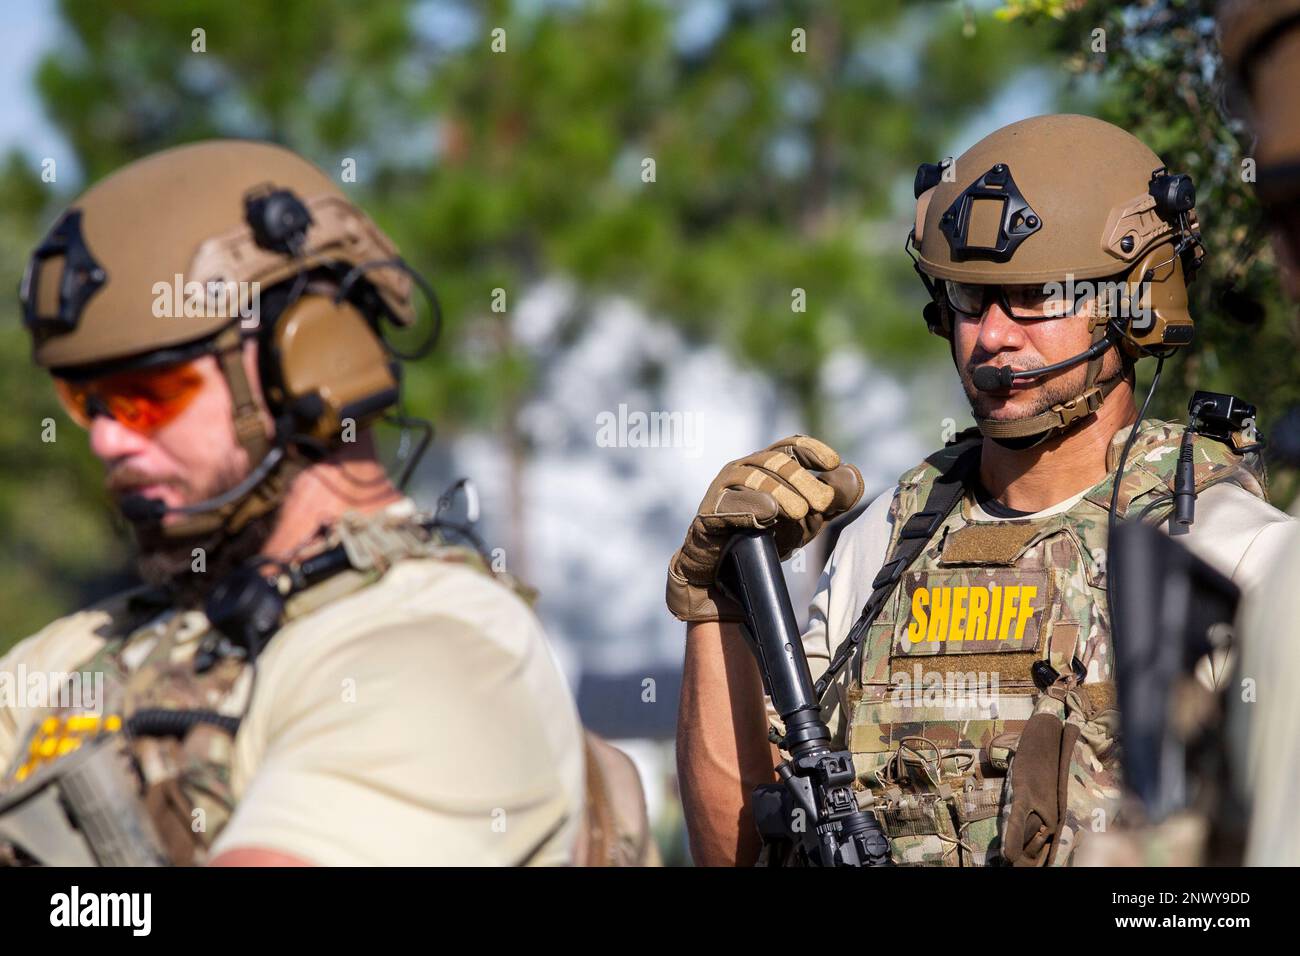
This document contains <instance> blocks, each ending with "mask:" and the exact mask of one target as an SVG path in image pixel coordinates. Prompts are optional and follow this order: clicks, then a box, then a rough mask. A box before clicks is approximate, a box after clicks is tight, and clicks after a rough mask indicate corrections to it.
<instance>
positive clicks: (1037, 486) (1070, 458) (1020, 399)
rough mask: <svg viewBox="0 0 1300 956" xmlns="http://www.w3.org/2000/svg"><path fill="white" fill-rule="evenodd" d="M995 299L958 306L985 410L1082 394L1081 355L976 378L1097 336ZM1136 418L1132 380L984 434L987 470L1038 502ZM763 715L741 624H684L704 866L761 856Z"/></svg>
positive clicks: (1035, 405)
mask: <svg viewBox="0 0 1300 956" xmlns="http://www.w3.org/2000/svg"><path fill="white" fill-rule="evenodd" d="M989 298H990V302H989V304H988V305H987V306H986V308H985V309H984V312H983V313H982V314H981V315H979V316H971V317H962V316H960V315H959V316H957V317H956V321H955V322H954V329H953V342H954V354H955V356H956V360H957V368H958V375H959V377H960V379H961V383H962V387H963V388H964V389H965V391H966V394H967V397H968V398H969V399H970V400H971V402H972V407H973V408H974V409H975V410H976V411H977V412H978V414H979V415H981V416H982V417H988V418H992V419H995V420H999V421H1012V420H1015V419H1020V418H1025V417H1028V416H1030V415H1034V414H1037V413H1039V412H1041V411H1043V410H1044V409H1046V408H1048V407H1050V406H1051V405H1052V404H1054V403H1056V402H1059V401H1062V400H1066V399H1070V398H1072V397H1074V396H1075V395H1077V394H1079V392H1081V391H1082V390H1083V382H1084V378H1085V376H1086V375H1087V371H1086V364H1080V365H1078V366H1076V367H1074V368H1072V369H1068V370H1066V371H1063V372H1058V373H1055V374H1051V375H1049V376H1047V377H1045V378H1043V379H1039V380H1035V381H1033V382H1032V383H1030V384H1027V385H1026V384H1019V383H1018V384H1017V385H1016V386H1015V387H1014V388H1012V389H1010V390H1008V391H1005V392H999V393H989V394H985V393H982V392H978V391H977V390H976V389H975V387H974V386H973V385H972V384H971V375H972V374H973V372H974V369H975V368H977V367H979V366H980V365H986V364H991V365H995V366H1001V365H1010V366H1011V367H1012V368H1014V369H1016V370H1020V369H1026V368H1041V367H1043V366H1044V365H1051V364H1053V363H1054V362H1058V361H1061V360H1062V359H1066V358H1069V357H1071V356H1073V355H1077V354H1078V353H1079V352H1082V351H1084V350H1085V349H1087V348H1088V346H1089V345H1090V344H1091V338H1090V335H1089V332H1088V328H1087V326H1088V323H1087V322H1086V321H1084V319H1083V318H1082V317H1079V316H1076V317H1070V318H1055V319H1037V320H1019V319H1015V318H1012V317H1011V316H1010V315H1008V314H1007V313H1006V311H1004V309H1003V308H1002V306H1001V305H1000V304H998V302H997V300H996V297H994V296H990V297H989ZM1119 367H1120V360H1119V356H1118V355H1117V354H1116V353H1115V351H1114V349H1111V350H1109V351H1108V352H1107V353H1106V359H1105V363H1104V364H1103V366H1102V373H1101V376H1100V379H1101V380H1104V379H1106V378H1108V377H1110V376H1111V375H1114V374H1115V373H1116V372H1117V371H1118V369H1119ZM1136 417H1137V412H1136V409H1135V407H1134V404H1133V389H1132V383H1131V382H1130V381H1124V382H1121V383H1120V384H1119V385H1118V386H1116V388H1115V390H1114V391H1112V392H1111V393H1110V395H1109V396H1108V397H1107V398H1106V401H1105V402H1104V403H1103V404H1102V406H1101V408H1100V409H1099V410H1098V412H1097V414H1096V415H1094V416H1092V417H1091V418H1088V419H1086V420H1085V421H1084V422H1082V423H1081V424H1080V425H1078V426H1077V427H1075V428H1074V429H1072V430H1071V431H1070V432H1069V434H1067V435H1066V436H1064V437H1061V438H1054V439H1052V440H1050V441H1046V442H1044V443H1043V444H1041V445H1038V446H1037V447H1035V448H1030V449H1024V450H1019V451H1017V450H1012V449H1008V448H1004V447H1002V446H1001V445H998V444H997V443H996V442H993V441H992V440H990V439H987V438H986V439H984V443H983V448H982V452H981V457H980V480H981V481H982V482H983V484H984V486H985V488H987V489H988V490H989V491H990V492H991V493H992V494H993V495H994V496H995V497H996V498H997V499H998V500H999V501H1001V502H1002V503H1003V504H1005V505H1007V506H1008V507H1011V508H1017V509H1019V510H1022V511H1041V510H1042V509H1044V508H1047V507H1050V506H1051V505H1054V504H1056V503H1058V502H1060V501H1064V500H1066V499H1067V498H1069V497H1071V496H1072V495H1074V494H1077V493H1078V492H1080V491H1083V490H1085V489H1087V488H1090V487H1092V486H1093V485H1095V484H1097V483H1098V482H1099V481H1101V480H1102V479H1103V478H1104V477H1105V475H1106V450H1107V448H1108V446H1109V445H1110V441H1111V439H1112V438H1113V437H1114V435H1115V433H1116V432H1117V431H1118V430H1119V429H1121V428H1125V427H1127V426H1128V425H1130V424H1132V423H1133V421H1134V420H1135V419H1136ZM765 726H766V717H765V713H764V703H763V687H762V681H761V680H760V678H759V675H758V668H757V667H756V666H755V664H754V659H753V656H752V654H751V653H750V651H749V648H748V647H747V646H746V645H745V642H744V639H743V637H742V636H741V633H740V628H739V626H738V625H735V624H718V623H716V622H705V623H699V624H688V625H687V626H686V660H685V664H684V675H683V679H682V695H681V704H680V709H679V713H678V722H677V772H678V780H679V782H680V788H681V797H682V806H683V808H684V810H685V815H686V821H687V831H688V834H689V837H690V845H691V855H692V857H693V859H694V860H695V862H696V863H697V864H698V865H701V866H750V865H752V864H753V863H754V862H755V861H756V860H757V858H758V852H759V849H760V844H759V840H758V834H757V832H756V830H755V829H754V819H753V814H752V813H751V812H750V808H749V794H750V791H751V790H753V788H754V787H756V786H758V785H759V784H762V783H768V782H770V781H772V780H774V779H775V774H774V773H773V757H774V754H775V749H774V748H773V747H772V746H771V745H770V744H769V743H768V742H767V739H766V733H765Z"/></svg>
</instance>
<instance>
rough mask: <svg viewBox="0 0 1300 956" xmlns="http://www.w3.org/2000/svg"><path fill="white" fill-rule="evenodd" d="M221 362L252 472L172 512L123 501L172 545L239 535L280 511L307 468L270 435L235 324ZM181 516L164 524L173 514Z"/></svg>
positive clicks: (222, 342) (220, 345)
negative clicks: (208, 536)
mask: <svg viewBox="0 0 1300 956" xmlns="http://www.w3.org/2000/svg"><path fill="white" fill-rule="evenodd" d="M214 347H215V350H216V356H217V361H218V363H219V364H220V367H221V372H222V375H223V377H224V378H225V380H226V385H227V386H228V387H229V389H230V396H231V399H232V403H233V405H234V425H235V436H236V438H237V439H238V441H239V444H240V446H241V447H242V448H243V449H244V451H245V452H247V453H248V461H249V463H250V464H251V465H252V470H251V471H250V472H249V474H248V476H247V477H246V478H244V480H243V481H241V482H240V483H239V484H237V485H236V486H235V487H234V488H231V489H229V490H228V491H225V492H223V493H222V494H220V495H217V496H215V497H213V498H208V499H206V500H204V501H199V502H196V503H195V504H192V505H184V506H181V507H177V508H169V507H167V505H165V504H164V503H163V502H162V501H160V500H158V499H156V498H144V497H140V496H138V495H133V496H129V497H127V498H126V499H124V500H123V502H122V514H123V516H124V517H126V518H127V520H129V521H130V522H132V523H133V524H135V525H136V526H138V527H145V528H148V529H149V531H150V533H151V534H153V535H155V536H158V537H161V538H164V539H166V540H169V541H179V540H184V539H186V538H193V537H197V536H200V535H206V534H212V533H213V532H216V531H221V532H224V533H225V534H226V535H235V534H238V533H239V532H240V531H242V530H243V529H244V528H245V527H246V526H247V525H248V523H249V522H250V521H253V520H254V519H256V518H259V517H261V516H262V515H265V514H268V513H269V512H271V511H273V510H275V509H276V508H278V507H279V506H280V505H281V503H282V502H283V501H284V496H285V494H286V493H287V492H288V490H289V486H290V485H291V484H292V483H293V480H294V478H296V477H297V476H298V474H299V473H300V472H301V471H302V470H303V468H304V467H305V462H304V461H303V460H302V458H301V457H300V456H298V455H295V454H293V453H292V452H290V451H287V450H286V449H285V447H284V446H282V445H280V444H276V445H274V446H273V445H272V444H271V442H270V440H269V439H268V438H267V436H266V429H265V426H264V425H263V422H262V416H261V413H260V411H259V409H258V406H257V401H256V398H255V397H254V394H253V388H252V384H251V383H250V382H249V380H248V375H247V374H246V373H245V371H244V363H243V348H242V340H241V338H240V335H239V328H238V326H236V325H233V324H232V325H230V326H227V327H226V328H225V329H224V330H223V331H222V332H221V333H220V334H219V335H218V336H217V338H216V340H215V342H214ZM169 514H175V515H181V516H183V517H182V518H181V519H180V520H179V521H175V522H172V523H171V524H166V525H164V524H163V523H162V521H163V519H164V518H165V517H166V516H167V515H169Z"/></svg>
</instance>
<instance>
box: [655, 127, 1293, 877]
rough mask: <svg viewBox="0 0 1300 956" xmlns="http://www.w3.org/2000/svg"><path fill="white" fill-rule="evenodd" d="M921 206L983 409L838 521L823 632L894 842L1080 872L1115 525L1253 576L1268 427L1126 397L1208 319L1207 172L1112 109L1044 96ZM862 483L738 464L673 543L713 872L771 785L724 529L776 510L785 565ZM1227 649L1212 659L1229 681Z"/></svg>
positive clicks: (1105, 675) (941, 287) (835, 706)
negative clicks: (1172, 413) (1194, 302)
mask: <svg viewBox="0 0 1300 956" xmlns="http://www.w3.org/2000/svg"><path fill="white" fill-rule="evenodd" d="M916 197H917V207H916V218H915V223H914V226H913V229H912V232H911V234H910V235H909V237H908V246H909V253H910V252H911V250H912V249H915V250H916V260H915V264H916V269H917V272H918V274H919V275H920V278H921V280H922V282H923V283H924V285H925V287H926V290H927V292H928V293H929V295H930V299H931V301H930V303H929V304H928V305H927V307H926V310H925V317H926V320H927V325H928V326H929V328H930V330H931V331H933V332H935V333H936V334H938V335H940V336H942V337H943V338H944V339H946V340H947V341H948V343H949V347H950V349H951V354H952V357H953V360H954V363H955V365H956V368H957V373H958V376H959V378H960V380H961V383H962V387H963V389H964V391H965V393H966V397H967V399H968V400H969V402H970V404H971V408H972V411H973V414H974V418H975V421H976V424H977V430H971V431H968V432H965V433H962V434H961V435H959V436H957V439H956V440H955V441H954V442H952V443H950V445H949V447H948V448H946V449H944V450H942V451H940V452H937V453H935V454H934V455H931V456H929V457H928V458H927V459H926V461H924V462H922V463H921V464H919V465H918V466H916V467H915V468H912V469H910V470H909V471H907V472H906V473H905V474H904V475H903V476H902V477H901V478H900V480H899V482H898V484H897V486H896V487H895V488H894V489H892V490H890V491H889V492H887V493H885V494H883V495H881V496H880V497H879V498H877V499H876V500H875V501H874V502H872V503H871V504H870V505H869V506H868V507H867V508H866V509H865V510H864V511H863V512H862V513H861V514H860V515H859V516H858V517H857V518H856V519H855V520H854V521H852V523H850V524H848V525H847V526H846V527H845V528H844V529H843V530H842V532H841V534H840V536H839V539H838V541H837V543H836V546H835V548H834V551H833V553H832V554H831V557H830V559H829V561H828V563H827V565H826V568H825V571H824V572H823V575H822V578H821V581H820V584H819V588H818V591H817V594H816V596H815V597H814V599H813V602H812V606H811V611H810V620H809V624H808V627H807V630H806V632H805V634H804V636H803V642H804V646H805V649H806V651H807V654H808V657H809V660H810V662H811V664H812V669H813V677H814V678H820V680H819V683H818V691H819V692H823V696H822V697H821V701H822V716H823V719H825V721H826V723H827V724H828V725H829V727H830V728H831V731H832V734H833V737H834V741H833V742H834V744H835V745H836V746H837V747H841V748H844V749H847V750H848V751H850V752H851V754H852V757H853V762H854V770H855V776H856V782H855V785H854V789H855V791H857V794H858V798H859V804H860V805H861V806H862V807H864V808H868V809H869V810H870V811H871V812H872V813H874V814H875V816H876V818H877V820H878V821H879V822H880V824H881V826H882V827H883V828H884V830H885V832H886V834H887V835H888V837H889V839H890V844H891V849H892V855H893V859H894V861H895V862H896V863H915V864H923V865H949V866H957V865H962V866H980V865H996V864H1000V863H1013V864H1016V865H1022V866H1024V865H1029V866H1033V865H1048V864H1055V865H1061V864H1065V863H1068V862H1070V861H1071V858H1072V856H1073V854H1074V853H1075V851H1076V850H1077V849H1078V848H1079V846H1080V845H1081V844H1083V843H1085V842H1086V840H1087V838H1088V836H1089V834H1090V833H1092V832H1098V831H1103V830H1105V829H1107V827H1109V826H1110V825H1111V824H1113V823H1114V822H1115V819H1116V812H1117V809H1118V807H1119V797H1120V791H1119V787H1118V779H1117V771H1118V756H1117V755H1118V750H1117V746H1116V744H1117V737H1116V728H1117V719H1116V712H1115V708H1114V697H1115V694H1114V684H1113V653H1112V650H1111V648H1110V646H1109V635H1110V621H1109V615H1108V610H1107V607H1108V605H1107V595H1108V588H1111V587H1116V586H1121V587H1122V586H1123V585H1124V584H1125V583H1126V582H1112V581H1109V580H1108V576H1107V573H1106V560H1105V559H1106V544H1107V540H1108V525H1109V523H1110V522H1111V521H1112V520H1117V519H1125V518H1127V519H1138V520H1149V521H1153V522H1155V521H1158V522H1160V523H1161V524H1162V525H1165V524H1167V525H1168V526H1169V527H1170V528H1171V529H1177V530H1178V531H1180V532H1182V534H1183V540H1184V541H1185V542H1186V543H1187V545H1188V546H1189V547H1190V548H1192V549H1193V550H1194V551H1195V552H1197V553H1198V554H1199V555H1201V556H1203V557H1204V558H1205V559H1206V560H1207V561H1209V562H1210V563H1211V564H1212V565H1213V566H1214V567H1215V568H1217V569H1219V570H1220V571H1221V572H1222V573H1224V574H1226V575H1229V576H1231V577H1232V579H1233V580H1235V581H1236V582H1237V583H1238V584H1239V585H1242V586H1244V587H1247V588H1248V587H1250V586H1251V585H1252V584H1253V583H1254V582H1255V581H1256V580H1257V579H1258V578H1259V576H1260V574H1261V571H1262V570H1263V569H1264V568H1265V567H1266V566H1267V565H1268V564H1269V563H1270V562H1271V561H1272V560H1274V558H1275V557H1276V555H1277V554H1278V551H1279V549H1280V547H1281V544H1282V543H1283V541H1284V540H1285V538H1286V533H1285V532H1286V529H1287V527H1288V519H1287V517H1286V516H1285V515H1283V514H1282V513H1280V512H1278V511H1277V510H1276V509H1274V508H1272V507H1270V506H1269V505H1268V504H1266V503H1265V502H1264V500H1263V487H1262V482H1261V478H1262V475H1261V473H1260V470H1259V464H1258V459H1257V456H1256V455H1255V454H1254V450H1253V449H1252V447H1251V444H1252V441H1251V435H1250V434H1249V433H1248V430H1239V431H1235V432H1234V433H1232V434H1231V435H1224V436H1221V437H1222V440H1220V439H1216V438H1213V437H1210V436H1209V435H1207V434H1201V433H1193V434H1189V435H1188V436H1187V439H1186V441H1184V434H1185V432H1184V428H1183V426H1181V425H1177V424H1173V423H1168V422H1162V421H1158V420H1149V419H1148V420H1140V415H1139V413H1138V411H1137V409H1136V408H1135V401H1134V387H1135V372H1134V367H1135V365H1136V362H1137V361H1138V359H1140V358H1142V357H1144V356H1156V357H1158V358H1159V361H1160V362H1161V363H1163V361H1164V357H1165V356H1167V355H1168V354H1170V353H1171V352H1173V351H1174V350H1176V349H1177V348H1179V347H1182V346H1185V345H1186V344H1187V343H1189V342H1190V340H1191V333H1192V319H1191V317H1190V315H1189V314H1188V310H1187V290H1186V283H1187V282H1188V281H1190V280H1191V279H1192V278H1193V277H1194V275H1195V271H1196V268H1197V266H1198V264H1199V259H1200V256H1201V250H1200V236H1199V231H1198V227H1197V220H1196V213H1195V210H1194V208H1193V207H1194V203H1195V193H1194V190H1193V188H1192V186H1191V183H1190V180H1188V179H1186V178H1185V177H1179V176H1177V175H1174V174H1171V173H1170V172H1169V171H1168V170H1166V169H1165V167H1164V164H1163V163H1161V161H1160V159H1159V158H1158V157H1157V156H1156V155H1155V153H1153V152H1152V151H1151V150H1150V149H1148V148H1147V147H1146V146H1145V145H1143V144H1142V143H1141V142H1139V141H1138V140H1137V139H1136V138H1134V137H1133V136H1131V135H1130V134H1128V133H1126V132H1124V131H1123V130H1120V129H1118V128H1116V127H1114V126H1111V125H1109V124H1107V123H1103V122H1100V121H1098V120H1095V119H1091V118H1088V117H1082V116H1041V117H1035V118H1033V119H1028V120H1024V121H1022V122H1018V123H1014V124H1012V125H1010V126H1008V127H1005V128H1003V129H1001V130H998V131H996V132H994V133H993V134H991V135H990V136H988V137H986V138H985V139H983V140H981V141H980V142H979V143H977V144H976V145H975V146H973V147H972V148H971V149H970V150H969V151H967V152H966V153H965V154H963V155H962V156H961V157H959V158H958V159H957V160H956V162H955V164H939V165H932V164H925V165H923V166H922V167H921V169H920V170H919V171H918V175H917V182H916ZM1030 370H1037V374H1023V375H1021V374H1017V373H1021V372H1028V371H1030ZM1144 408H1145V406H1144ZM1203 410H1204V408H1203V407H1200V406H1198V414H1200V412H1201V411H1203ZM1180 460H1182V461H1183V462H1184V466H1183V467H1180V466H1179V462H1180ZM1117 476H1118V480H1117ZM862 491H863V488H862V480H861V476H860V475H859V473H858V471H857V469H856V468H854V467H853V466H852V465H848V464H844V463H842V462H841V460H840V456H839V455H838V454H837V453H836V452H834V451H833V450H832V449H830V448H829V447H827V446H826V445H825V444H823V443H821V442H819V441H816V440H815V439H811V438H808V437H804V436H795V437H793V438H789V439H785V440H783V441H781V442H777V443H776V444H774V445H772V446H770V447H769V448H767V449H765V450H763V451H761V452H758V453H756V454H754V455H751V456H749V457H747V458H743V459H740V460H739V461H737V462H733V463H731V464H730V465H728V466H726V467H725V468H724V469H723V470H722V472H721V473H720V474H719V476H718V477H717V479H715V481H714V483H713V484H712V486H710V488H709V490H708V492H707V493H706V495H705V497H704V500H703V501H702V502H701V504H700V508H699V512H698V515H697V517H696V518H695V520H694V521H693V522H692V525H691V527H690V530H689V531H688V533H687V536H686V541H685V543H684V544H683V546H682V548H681V549H680V550H679V551H678V552H677V553H676V554H675V555H674V557H673V560H672V562H671V564H670V567H669V574H668V587H667V598H668V606H669V609H670V610H671V611H672V612H673V614H674V615H676V616H677V617H678V618H679V619H681V620H683V621H686V622H687V624H688V626H687V639H686V640H687V643H686V663H685V677H684V684H683V690H682V703H681V712H680V715H679V723H678V761H679V776H680V779H681V781H682V794H683V803H684V805H685V809H686V814H687V820H688V825H689V829H690V836H691V846H692V851H693V853H694V854H695V858H696V860H697V861H698V862H700V863H705V864H733V863H748V862H752V861H754V860H755V859H756V858H757V856H758V854H759V841H758V835H757V833H756V832H755V831H754V826H753V822H752V816H751V811H750V807H749V805H748V799H749V794H750V792H751V790H752V788H753V787H755V786H757V785H759V784H763V783H767V782H770V781H771V780H772V779H773V759H774V754H773V752H772V749H771V747H770V745H769V743H768V735H767V729H768V728H767V726H766V721H765V717H764V707H763V690H762V686H761V683H760V681H759V678H758V674H757V672H756V668H755V666H754V663H753V660H752V658H751V657H750V656H749V651H748V649H747V648H746V646H745V644H744V642H743V641H742V639H741V638H740V636H739V635H738V633H736V626H737V625H736V623H735V622H738V621H741V620H743V615H742V611H741V609H740V608H738V607H737V606H735V604H734V603H732V602H730V601H729V600H728V599H727V597H726V595H724V594H723V593H721V591H720V590H719V589H718V587H717V586H716V584H715V576H716V573H717V570H718V563H719V560H720V557H721V554H722V552H723V549H724V547H725V545H726V543H727V542H728V540H729V538H730V537H731V536H732V535H733V534H734V533H735V532H736V531H738V530H753V529H771V530H772V531H773V532H774V533H775V537H776V543H777V548H778V551H779V553H780V554H781V555H782V556H783V557H784V556H785V555H787V554H789V553H790V552H791V551H792V550H794V549H795V548H798V547H802V546H804V545H806V544H807V543H808V542H809V541H810V540H812V538H813V537H814V536H815V535H816V534H817V533H818V532H819V531H820V530H821V528H822V527H823V526H824V524H825V523H826V522H827V521H828V520H830V519H832V518H834V517H835V516H837V515H839V514H842V513H844V512H847V511H849V510H850V509H852V508H853V506H854V505H855V504H856V502H857V500H858V499H859V497H860V496H861V495H862ZM1189 502H1191V503H1193V504H1192V506H1191V507H1189V506H1188V505H1189ZM1188 522H1190V526H1189V524H1188ZM855 622H856V623H857V624H859V625H860V626H859V627H858V628H854V625H855ZM851 632H852V633H855V634H860V635H861V640H860V641H859V642H858V643H857V644H856V645H855V644H854V643H852V642H847V641H846V640H845V638H846V636H847V635H849V634H850V633H851ZM1208 664H1209V662H1207V667H1206V673H1205V674H1204V678H1203V679H1205V680H1207V681H1215V680H1218V679H1221V677H1222V675H1221V673H1219V672H1217V671H1216V670H1215V669H1213V668H1212V667H1210V666H1208ZM972 674H973V675H975V676H976V678H977V684H976V686H975V687H974V688H971V687H970V686H969V685H968V684H967V685H966V686H965V688H964V689H963V690H960V691H958V692H957V693H956V694H953V693H952V692H951V691H950V690H949V688H952V687H954V686H955V684H954V681H953V680H952V679H953V678H955V677H961V676H968V675H972ZM935 688H939V689H940V690H941V691H942V693H940V694H938V695H936V694H934V693H933V690H934V689H935ZM774 730H775V731H776V732H777V735H778V737H779V734H780V732H781V729H780V728H779V727H775V728H774ZM768 859H771V854H770V853H769V856H768Z"/></svg>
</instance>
